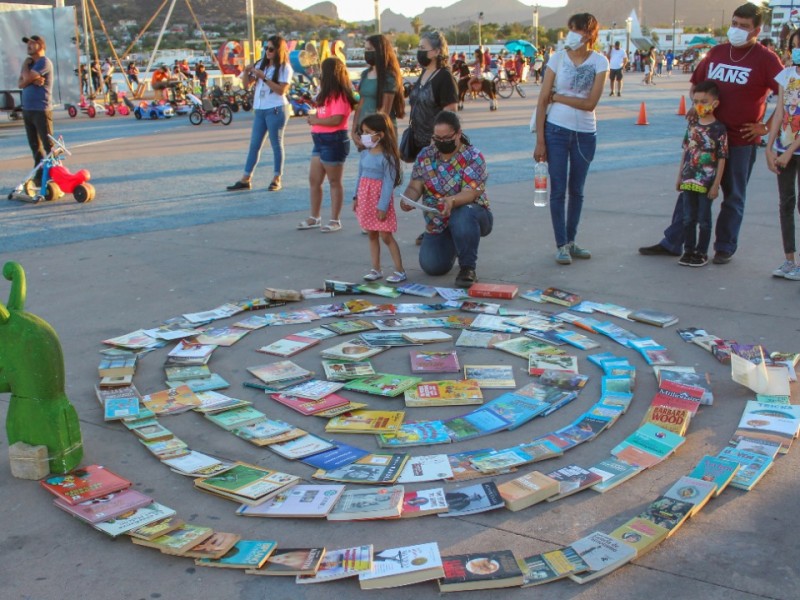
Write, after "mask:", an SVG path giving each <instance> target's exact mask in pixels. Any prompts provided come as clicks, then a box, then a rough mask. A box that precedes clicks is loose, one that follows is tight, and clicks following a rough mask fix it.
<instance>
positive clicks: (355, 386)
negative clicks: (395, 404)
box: [344, 373, 422, 398]
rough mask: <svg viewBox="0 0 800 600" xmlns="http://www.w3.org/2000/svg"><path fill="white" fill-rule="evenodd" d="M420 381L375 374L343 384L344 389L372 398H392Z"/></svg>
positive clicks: (410, 377)
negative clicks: (369, 395)
mask: <svg viewBox="0 0 800 600" xmlns="http://www.w3.org/2000/svg"><path fill="white" fill-rule="evenodd" d="M421 381H422V379H421V378H420V377H412V376H409V375H397V374H395V373H376V374H375V375H370V376H369V377H361V378H359V379H351V380H350V381H348V382H346V383H345V384H344V389H346V390H350V391H353V392H361V393H363V394H372V395H374V396H386V397H389V398H394V397H396V396H399V395H400V394H402V393H403V392H405V391H406V390H408V389H411V388H412V387H416V386H417V385H418V384H419V383H420V382H421Z"/></svg>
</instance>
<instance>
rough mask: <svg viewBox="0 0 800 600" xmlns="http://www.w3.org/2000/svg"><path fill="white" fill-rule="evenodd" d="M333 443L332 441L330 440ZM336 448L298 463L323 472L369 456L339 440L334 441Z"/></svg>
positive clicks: (364, 451) (360, 449)
mask: <svg viewBox="0 0 800 600" xmlns="http://www.w3.org/2000/svg"><path fill="white" fill-rule="evenodd" d="M330 441H331V442H333V440H330ZM335 444H336V447H335V448H332V449H331V450H328V451H327V452H320V453H319V454H314V455H313V456H309V457H306V458H303V459H300V462H301V463H303V464H306V465H308V466H309V467H314V468H315V469H322V470H323V471H332V470H333V469H338V468H339V467H344V466H346V465H349V464H351V463H354V462H355V461H357V460H358V459H359V458H364V457H365V456H367V455H368V454H369V452H367V451H366V450H363V449H362V448H358V447H356V446H351V445H349V444H345V443H344V442H342V441H341V440H336V441H335Z"/></svg>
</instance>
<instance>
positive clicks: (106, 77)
mask: <svg viewBox="0 0 800 600" xmlns="http://www.w3.org/2000/svg"><path fill="white" fill-rule="evenodd" d="M100 72H101V73H102V75H103V83H104V84H105V86H106V94H108V93H109V92H110V91H111V84H112V81H111V76H112V75H113V74H114V65H113V64H111V59H110V58H107V59H106V60H105V61H104V62H103V66H102V67H101V69H100Z"/></svg>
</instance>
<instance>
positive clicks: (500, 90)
mask: <svg viewBox="0 0 800 600" xmlns="http://www.w3.org/2000/svg"><path fill="white" fill-rule="evenodd" d="M494 84H495V86H496V87H497V95H498V96H500V97H501V98H511V94H513V93H514V86H512V85H511V82H510V81H508V79H506V78H505V77H497V78H495V80H494Z"/></svg>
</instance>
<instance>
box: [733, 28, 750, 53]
mask: <svg viewBox="0 0 800 600" xmlns="http://www.w3.org/2000/svg"><path fill="white" fill-rule="evenodd" d="M749 36H750V32H749V31H745V30H744V29H739V28H738V27H733V26H731V27H729V28H728V41H729V42H730V43H731V46H734V47H736V48H738V47H740V46H744V45H745V44H746V43H747V38H748V37H749Z"/></svg>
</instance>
